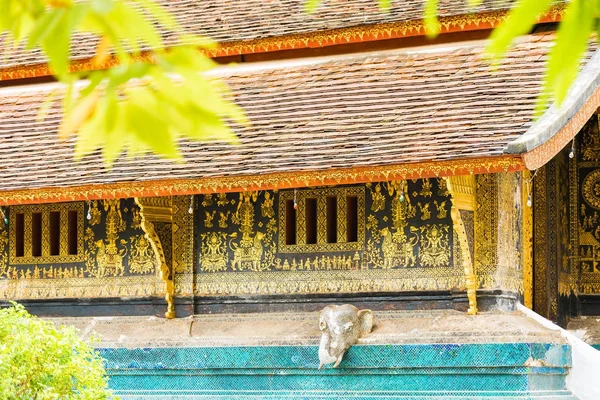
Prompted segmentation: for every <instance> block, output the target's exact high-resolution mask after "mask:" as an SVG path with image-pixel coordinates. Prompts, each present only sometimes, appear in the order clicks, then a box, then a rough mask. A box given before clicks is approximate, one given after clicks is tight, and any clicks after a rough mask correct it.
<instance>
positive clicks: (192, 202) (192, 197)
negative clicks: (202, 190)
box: [188, 195, 194, 214]
mask: <svg viewBox="0 0 600 400" xmlns="http://www.w3.org/2000/svg"><path fill="white" fill-rule="evenodd" d="M193 213H194V195H191V196H190V208H188V214H193Z"/></svg>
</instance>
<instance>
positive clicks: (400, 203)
mask: <svg viewBox="0 0 600 400" xmlns="http://www.w3.org/2000/svg"><path fill="white" fill-rule="evenodd" d="M387 189H388V193H389V194H390V196H393V199H392V222H393V225H392V229H393V230H399V229H404V228H405V227H406V225H407V220H408V219H409V218H412V217H414V216H415V214H416V211H417V210H416V209H415V208H414V207H413V206H412V205H411V201H410V195H409V193H408V190H407V189H408V185H407V183H406V181H391V182H389V183H388V184H387Z"/></svg>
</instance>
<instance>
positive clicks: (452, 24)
mask: <svg viewBox="0 0 600 400" xmlns="http://www.w3.org/2000/svg"><path fill="white" fill-rule="evenodd" d="M565 9H566V4H556V5H554V6H552V7H551V8H550V9H549V10H548V12H547V13H545V14H544V15H542V16H541V17H540V18H539V19H538V23H547V22H558V21H560V20H561V18H562V15H563V13H564V10H565ZM508 12H509V10H501V11H491V12H484V13H478V14H466V15H455V16H447V17H440V18H439V22H440V27H441V31H440V33H452V32H462V31H475V30H483V29H492V28H494V27H496V26H498V25H499V24H500V23H501V22H502V21H503V20H504V19H505V18H506V16H507V15H508ZM424 34H425V28H424V23H423V21H422V20H411V21H398V22H390V23H382V24H373V25H362V26H354V27H348V28H338V29H331V30H326V31H317V32H309V33H303V34H292V35H284V36H276V37H270V38H264V39H255V40H248V41H236V42H222V43H220V44H219V46H218V47H217V48H216V49H213V50H206V51H205V52H206V54H207V55H208V56H210V57H224V56H235V55H242V54H254V53H266V52H272V51H281V50H297V49H307V48H319V47H325V46H333V45H340V44H350V43H360V42H369V41H376V40H384V39H400V38H406V37H413V36H423V35H424ZM139 58H140V59H142V60H150V59H151V58H152V53H151V52H146V53H143V54H142V55H141V56H140V57H139ZM117 64H118V61H117V59H116V58H114V57H111V58H110V59H109V60H108V61H106V62H105V63H102V64H100V65H98V64H97V63H94V62H92V59H91V58H85V59H80V60H74V61H73V62H72V63H71V67H70V69H71V71H72V72H79V71H91V70H97V69H107V68H111V67H114V66H115V65H117ZM50 75H52V72H51V71H50V68H49V67H48V64H46V63H43V64H34V65H18V66H14V67H8V68H0V80H12V79H26V78H36V77H41V76H50Z"/></svg>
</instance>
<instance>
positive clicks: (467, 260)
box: [446, 175, 478, 315]
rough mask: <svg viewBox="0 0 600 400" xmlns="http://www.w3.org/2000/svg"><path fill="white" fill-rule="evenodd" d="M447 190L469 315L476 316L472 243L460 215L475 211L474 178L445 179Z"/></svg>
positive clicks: (475, 285)
mask: <svg viewBox="0 0 600 400" xmlns="http://www.w3.org/2000/svg"><path fill="white" fill-rule="evenodd" d="M446 181H447V185H448V190H449V191H450V194H451V196H452V209H451V211H450V214H451V217H452V225H453V229H454V232H456V236H457V237H458V240H459V244H460V249H461V252H462V260H463V269H464V274H465V286H466V288H467V298H468V299H469V309H468V311H467V312H468V314H469V315H475V314H477V287H478V283H477V276H476V274H475V268H474V267H473V258H472V249H471V246H472V245H473V244H472V243H469V239H468V235H467V230H466V228H465V224H464V221H463V218H462V215H461V211H466V212H471V213H473V212H474V211H475V176H473V175H467V176H454V177H450V178H446Z"/></svg>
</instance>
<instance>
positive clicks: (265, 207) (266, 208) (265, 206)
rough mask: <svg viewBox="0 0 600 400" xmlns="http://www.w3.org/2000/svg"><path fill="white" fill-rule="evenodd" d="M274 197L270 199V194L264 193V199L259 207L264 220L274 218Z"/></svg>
mask: <svg viewBox="0 0 600 400" xmlns="http://www.w3.org/2000/svg"><path fill="white" fill-rule="evenodd" d="M273 200H274V196H273V197H271V193H269V192H265V198H264V200H263V203H262V204H261V205H260V213H261V215H262V216H263V217H265V218H273V217H275V210H274V209H273Z"/></svg>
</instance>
